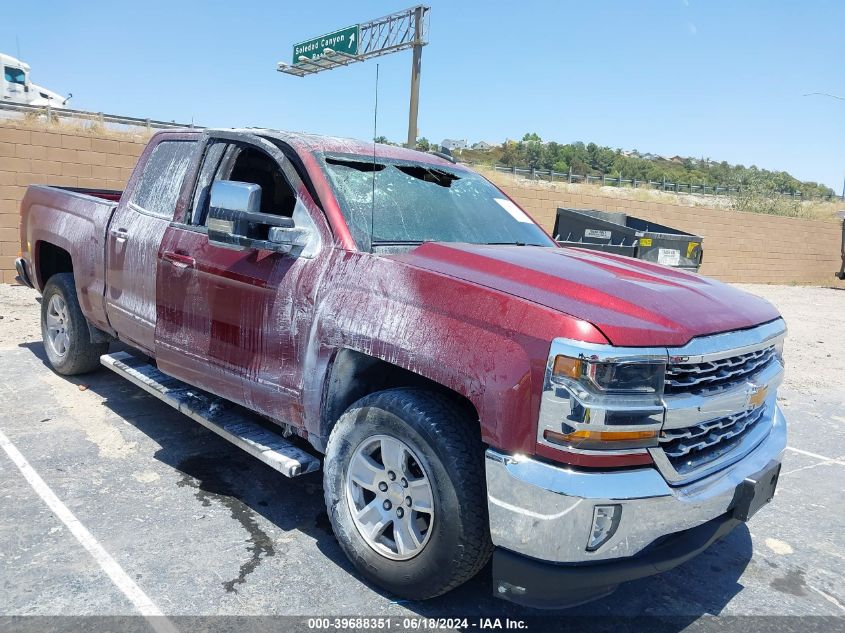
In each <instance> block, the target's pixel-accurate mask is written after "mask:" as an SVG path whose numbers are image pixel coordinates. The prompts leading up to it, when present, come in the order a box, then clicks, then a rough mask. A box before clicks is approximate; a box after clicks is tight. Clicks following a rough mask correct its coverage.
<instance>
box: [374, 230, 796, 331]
mask: <svg viewBox="0 0 845 633" xmlns="http://www.w3.org/2000/svg"><path fill="white" fill-rule="evenodd" d="M389 257H391V258H392V259H396V260H399V261H403V262H405V263H406V264H408V265H411V266H414V267H417V268H422V269H426V270H430V271H432V272H437V273H441V274H444V275H448V276H450V277H455V278H458V279H462V280H464V281H468V282H470V283H474V284H477V285H480V286H485V287H488V288H491V289H494V290H497V291H500V292H505V293H507V294H510V295H514V296H517V297H520V298H522V299H525V300H527V301H532V302H534V303H537V304H540V305H543V306H546V307H548V308H552V309H554V310H558V311H560V312H563V313H565V314H568V315H570V316H573V317H575V318H578V319H582V320H584V321H588V322H590V323H592V324H593V325H594V326H596V327H597V328H598V329H600V330H601V331H602V333H603V334H604V335H605V336H606V337H607V339H608V340H609V341H610V342H611V343H612V344H613V345H618V346H633V347H640V346H650V345H654V346H678V345H684V344H686V343H687V342H689V340H690V339H692V338H694V337H696V336H702V335H706V334H715V333H718V332H727V331H730V330H739V329H743V328H749V327H753V326H756V325H759V324H761V323H765V322H767V321H771V320H773V319H776V318H778V317H779V316H780V315H779V314H778V311H777V310H776V309H775V307H774V306H773V305H772V304H770V303H769V302H768V301H766V300H764V299H760V298H759V297H756V296H754V295H751V294H748V293H746V292H743V291H741V290H737V289H736V288H733V287H731V286H728V285H726V284H723V283H721V282H718V281H715V280H712V279H708V278H706V277H701V276H699V275H696V274H694V273H687V272H684V271H681V270H677V269H674V268H669V267H666V266H660V265H658V264H652V263H649V262H643V261H640V260H636V259H631V258H628V257H622V256H619V255H612V254H608V253H600V252H596V251H589V250H584V249H580V248H544V247H535V246H492V245H491V246H484V245H476V244H453V243H442V242H439V243H438V242H428V243H425V244H423V245H421V246H419V247H417V248H415V249H414V250H412V251H410V252H408V253H403V254H401V255H392V256H389Z"/></svg>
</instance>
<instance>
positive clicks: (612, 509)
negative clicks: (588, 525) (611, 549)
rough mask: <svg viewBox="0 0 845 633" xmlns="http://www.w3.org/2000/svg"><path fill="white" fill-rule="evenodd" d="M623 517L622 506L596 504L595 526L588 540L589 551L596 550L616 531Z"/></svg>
mask: <svg viewBox="0 0 845 633" xmlns="http://www.w3.org/2000/svg"><path fill="white" fill-rule="evenodd" d="M620 518H622V506H620V505H612V506H595V507H594V508H593V527H592V529H590V538H589V540H588V541H587V551H588V552H595V551H596V550H597V549H598V548H600V547H601V546H602V545H604V544H605V543H606V542H607V540H608V539H609V538H610V537H611V536H613V535H614V534H615V533H616V528H618V527H619V519H620Z"/></svg>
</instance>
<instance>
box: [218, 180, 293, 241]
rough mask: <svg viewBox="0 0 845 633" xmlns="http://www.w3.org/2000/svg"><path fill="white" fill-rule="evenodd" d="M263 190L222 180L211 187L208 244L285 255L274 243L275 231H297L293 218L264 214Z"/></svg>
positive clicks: (252, 185) (243, 183) (241, 183)
mask: <svg viewBox="0 0 845 633" xmlns="http://www.w3.org/2000/svg"><path fill="white" fill-rule="evenodd" d="M260 209H261V187H259V186H258V185H254V184H251V183H247V182H236V181H234V180H218V181H216V182H215V183H214V184H213V185H212V186H211V195H210V196H209V205H208V220H207V222H206V226H207V227H208V241H209V243H211V244H214V245H216V246H223V247H225V248H232V249H235V250H243V249H245V248H263V249H267V250H275V251H285V250H287V249H286V248H285V246H283V245H282V244H277V243H275V242H273V241H272V240H271V239H270V233H271V231H273V230H274V229H293V228H294V224H293V220H292V219H291V218H286V217H283V216H274V215H268V214H266V213H261V212H260Z"/></svg>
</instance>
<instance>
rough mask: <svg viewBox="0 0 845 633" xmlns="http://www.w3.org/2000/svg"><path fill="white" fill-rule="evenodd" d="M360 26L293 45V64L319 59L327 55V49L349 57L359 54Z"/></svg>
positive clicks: (349, 27)
mask: <svg viewBox="0 0 845 633" xmlns="http://www.w3.org/2000/svg"><path fill="white" fill-rule="evenodd" d="M360 35H361V32H360V27H359V25H357V24H356V25H354V26H347V27H346V28H345V29H340V30H339V31H334V32H333V33H329V34H327V35H321V36H320V37H314V38H312V39H310V40H306V41H305V42H300V43H299V44H294V45H293V63H294V64H299V63H302V62H303V61H304V60H302V59H300V57H306V58H307V59H319V58H320V57H323V56H324V55H325V52H324V51H325V49H327V48H330V49H332V50H333V51H335V52H338V53H345V54H347V55H357V54H358V40H359V39H360Z"/></svg>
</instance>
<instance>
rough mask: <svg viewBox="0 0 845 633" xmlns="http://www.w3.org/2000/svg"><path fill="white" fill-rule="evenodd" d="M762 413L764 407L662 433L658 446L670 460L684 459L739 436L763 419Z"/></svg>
mask: <svg viewBox="0 0 845 633" xmlns="http://www.w3.org/2000/svg"><path fill="white" fill-rule="evenodd" d="M763 411H764V407H757V408H756V409H754V410H752V411H743V412H742V413H736V414H734V415H730V416H727V417H724V418H720V419H716V420H710V421H709V422H704V423H702V424H697V425H696V426H690V427H687V428H685V429H672V430H670V431H664V432H663V433H662V434H661V437H660V444H661V446H662V447H663V450H664V452H665V453H666V455H667V456H668V457H669V459H670V460H674V459H677V458H680V457H684V456H685V455H689V454H690V453H692V452H698V451H702V450H704V449H706V448H709V447H711V446H714V445H716V444H718V443H719V442H722V441H725V440H729V439H731V438H733V437H736V436H738V435H740V434H741V433H743V432H744V431H745V430H746V429H748V428H749V427H750V426H751V425H753V424H755V423H757V422H758V421H759V420H760V418H762V417H763ZM690 440H692V441H690Z"/></svg>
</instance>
